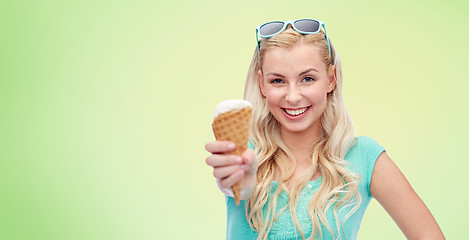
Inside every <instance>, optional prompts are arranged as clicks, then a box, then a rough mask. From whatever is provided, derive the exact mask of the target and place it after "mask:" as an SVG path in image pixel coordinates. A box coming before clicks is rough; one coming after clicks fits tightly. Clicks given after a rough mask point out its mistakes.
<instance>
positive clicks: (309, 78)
mask: <svg viewBox="0 0 469 240" xmlns="http://www.w3.org/2000/svg"><path fill="white" fill-rule="evenodd" d="M301 81H302V82H306V83H309V82H314V81H315V79H314V78H312V77H304V78H303V79H302V80H301Z"/></svg>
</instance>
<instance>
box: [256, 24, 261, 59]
mask: <svg viewBox="0 0 469 240" xmlns="http://www.w3.org/2000/svg"><path fill="white" fill-rule="evenodd" d="M256 43H257V54H258V55H259V54H260V48H261V43H260V42H259V36H258V32H257V29H256Z"/></svg>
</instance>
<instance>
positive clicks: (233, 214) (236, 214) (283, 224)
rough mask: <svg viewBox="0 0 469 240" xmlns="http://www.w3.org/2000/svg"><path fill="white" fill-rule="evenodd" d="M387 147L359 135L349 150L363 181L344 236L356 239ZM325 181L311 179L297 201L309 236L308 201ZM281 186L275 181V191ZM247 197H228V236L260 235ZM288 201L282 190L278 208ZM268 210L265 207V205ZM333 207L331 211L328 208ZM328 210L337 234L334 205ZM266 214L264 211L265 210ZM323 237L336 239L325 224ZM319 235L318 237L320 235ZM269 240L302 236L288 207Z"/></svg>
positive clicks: (231, 239)
mask: <svg viewBox="0 0 469 240" xmlns="http://www.w3.org/2000/svg"><path fill="white" fill-rule="evenodd" d="M383 151H385V150H384V148H383V147H382V146H380V145H379V144H378V143H377V142H376V141H374V140H373V139H371V138H369V137H364V136H361V137H358V141H357V142H356V144H355V145H354V146H353V147H352V148H351V149H350V150H349V151H348V152H347V154H346V155H345V160H347V161H348V162H349V163H350V166H349V170H350V171H352V172H355V173H358V174H360V175H361V176H362V178H361V182H360V183H359V184H358V191H359V193H360V195H361V198H362V199H361V203H360V207H359V209H358V210H357V211H356V212H355V213H354V214H352V215H351V216H350V217H349V219H348V220H347V221H346V222H345V224H344V225H343V226H342V227H341V234H340V235H341V236H342V239H356V238H357V234H358V229H359V228H360V223H361V221H362V218H363V215H364V214H365V210H366V208H367V207H368V204H369V203H370V200H371V198H372V196H371V194H370V182H371V176H372V174H373V168H374V166H375V163H376V160H377V158H378V156H379V155H380V154H381V153H382V152H383ZM321 183H322V178H321V177H319V178H318V179H317V180H314V181H310V182H309V183H308V185H307V186H305V188H304V189H303V190H302V192H301V197H300V199H299V202H298V205H297V217H298V220H299V223H300V225H301V229H302V231H303V234H304V235H305V237H306V238H308V237H310V236H311V232H312V224H311V220H310V219H309V216H308V214H307V207H308V204H309V201H310V200H311V198H312V197H313V195H314V193H315V192H316V191H317V190H318V189H319V187H320V186H321ZM277 187H278V182H276V181H274V182H272V190H271V192H272V193H273V192H274V191H275V190H276V189H277ZM246 202H247V201H246V200H242V201H241V203H240V204H239V206H236V204H235V201H234V199H233V198H232V197H228V196H227V197H226V208H227V231H226V239H228V240H250V239H253V240H255V239H257V232H256V231H254V230H252V229H251V227H250V226H249V223H248V222H247V219H246ZM287 203H288V195H287V194H286V193H285V192H282V193H281V194H280V196H279V198H278V202H277V209H281V208H282V207H284V206H285V205H286V204H287ZM264 210H266V207H265V208H264ZM329 210H330V211H329ZM329 210H328V212H327V213H326V218H327V219H328V223H329V225H330V226H331V227H332V229H333V230H334V235H335V237H337V235H338V233H337V228H336V224H335V220H334V217H333V210H332V208H331V209H329ZM347 213H348V210H347V209H344V210H343V211H341V212H340V213H339V220H341V219H342V218H343V217H344V216H345V215H346V214H347ZM264 216H265V214H264ZM322 234H323V239H334V238H333V236H332V235H331V234H330V233H329V231H328V230H327V229H326V228H325V227H324V226H322ZM317 238H319V237H317ZM268 239H269V240H280V239H282V240H286V239H301V235H300V233H299V232H298V230H296V229H295V225H294V224H293V221H292V218H291V214H290V211H289V210H288V208H287V210H285V211H284V212H283V213H282V214H281V215H280V216H279V217H278V221H275V222H274V224H273V225H272V228H271V229H270V231H269V235H268Z"/></svg>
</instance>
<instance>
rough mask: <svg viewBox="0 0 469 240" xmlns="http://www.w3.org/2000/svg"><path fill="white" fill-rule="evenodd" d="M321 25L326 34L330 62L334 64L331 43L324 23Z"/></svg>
mask: <svg viewBox="0 0 469 240" xmlns="http://www.w3.org/2000/svg"><path fill="white" fill-rule="evenodd" d="M322 27H323V28H324V34H325V35H326V42H327V48H328V49H329V57H331V63H332V64H334V63H333V62H332V53H331V44H330V43H329V37H328V36H327V31H326V25H325V24H323V25H322Z"/></svg>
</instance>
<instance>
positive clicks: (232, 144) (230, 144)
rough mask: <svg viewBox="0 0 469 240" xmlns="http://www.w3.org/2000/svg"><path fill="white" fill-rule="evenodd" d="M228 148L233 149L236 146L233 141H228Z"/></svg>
mask: <svg viewBox="0 0 469 240" xmlns="http://www.w3.org/2000/svg"><path fill="white" fill-rule="evenodd" d="M228 148H229V149H235V148H236V145H235V144H234V143H229V144H228Z"/></svg>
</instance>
